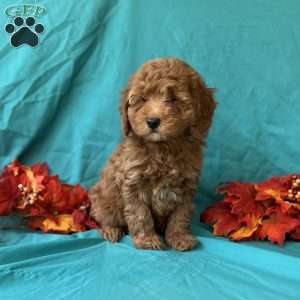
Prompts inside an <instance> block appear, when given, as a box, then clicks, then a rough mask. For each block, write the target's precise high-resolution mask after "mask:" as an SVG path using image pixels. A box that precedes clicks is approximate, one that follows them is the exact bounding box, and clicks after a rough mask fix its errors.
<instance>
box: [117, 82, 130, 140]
mask: <svg viewBox="0 0 300 300" xmlns="http://www.w3.org/2000/svg"><path fill="white" fill-rule="evenodd" d="M129 90H130V88H129V87H127V88H126V89H125V90H124V91H123V93H122V98H121V105H120V108H119V110H120V112H121V120H122V127H123V132H124V135H125V136H128V135H129V132H130V123H129V120H128V106H129V99H128V96H129Z"/></svg>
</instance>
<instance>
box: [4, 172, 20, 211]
mask: <svg viewBox="0 0 300 300" xmlns="http://www.w3.org/2000/svg"><path fill="white" fill-rule="evenodd" d="M18 196H19V189H18V181H17V179H16V178H15V177H14V176H12V175H6V176H3V177H0V215H1V216H4V215H8V214H10V213H11V212H12V210H13V209H14V208H15V206H16V201H17V198H18Z"/></svg>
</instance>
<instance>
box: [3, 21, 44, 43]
mask: <svg viewBox="0 0 300 300" xmlns="http://www.w3.org/2000/svg"><path fill="white" fill-rule="evenodd" d="M44 30H45V28H44V26H43V25H42V24H40V23H39V24H36V23H35V19H34V18H33V17H28V18H26V19H24V18H22V17H16V18H15V19H14V22H13V23H9V24H6V26H5V31H6V32H7V33H9V34H10V43H11V45H12V46H13V47H15V48H17V47H19V46H21V45H28V46H31V47H36V46H38V44H39V35H40V34H41V33H43V32H44Z"/></svg>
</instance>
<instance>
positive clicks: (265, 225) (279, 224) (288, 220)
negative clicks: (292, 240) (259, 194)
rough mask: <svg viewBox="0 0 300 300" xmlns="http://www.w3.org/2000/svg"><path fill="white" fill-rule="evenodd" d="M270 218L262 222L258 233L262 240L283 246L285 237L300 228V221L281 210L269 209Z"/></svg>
mask: <svg viewBox="0 0 300 300" xmlns="http://www.w3.org/2000/svg"><path fill="white" fill-rule="evenodd" d="M268 213H269V218H267V219H264V220H263V221H262V225H261V227H260V228H259V229H258V231H257V237H258V238H259V239H261V240H264V239H266V238H268V239H269V240H270V241H272V242H273V243H278V244H280V245H282V244H283V242H284V240H285V236H286V234H288V233H291V232H292V231H294V230H295V229H296V228H297V227H298V226H300V219H299V218H294V217H292V216H289V215H288V214H284V213H283V212H282V211H281V210H280V208H278V207H276V208H272V209H269V211H268Z"/></svg>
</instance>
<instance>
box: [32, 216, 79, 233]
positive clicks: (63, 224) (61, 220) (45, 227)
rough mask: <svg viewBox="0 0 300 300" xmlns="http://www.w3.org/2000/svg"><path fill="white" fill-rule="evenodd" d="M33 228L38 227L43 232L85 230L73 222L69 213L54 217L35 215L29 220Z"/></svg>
mask: <svg viewBox="0 0 300 300" xmlns="http://www.w3.org/2000/svg"><path fill="white" fill-rule="evenodd" d="M29 225H30V227H31V228H33V229H40V230H42V231H44V232H59V233H71V232H78V231H83V230H85V227H84V226H82V225H79V224H76V223H75V222H74V219H73V216H72V215H70V214H62V215H58V216H56V217H51V218H43V217H36V218H31V219H30V220H29Z"/></svg>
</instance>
